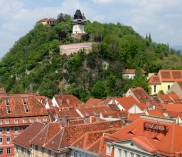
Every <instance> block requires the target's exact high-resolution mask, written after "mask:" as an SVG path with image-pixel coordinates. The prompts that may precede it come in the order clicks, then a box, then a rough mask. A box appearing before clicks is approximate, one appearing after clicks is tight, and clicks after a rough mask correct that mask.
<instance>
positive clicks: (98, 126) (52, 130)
mask: <svg viewBox="0 0 182 157" xmlns="http://www.w3.org/2000/svg"><path fill="white" fill-rule="evenodd" d="M121 127H122V122H121V121H120V120H118V121H110V122H108V121H100V122H97V123H88V124H80V125H71V126H65V127H61V125H60V123H58V122H56V123H55V122H54V123H49V124H47V125H46V126H45V127H44V128H42V130H38V131H37V130H36V135H35V134H33V135H34V138H33V137H32V135H29V134H28V133H27V134H26V136H27V137H26V138H22V137H24V136H25V135H24V134H23V135H22V134H20V135H19V136H18V138H21V140H24V142H25V143H29V142H30V143H29V144H36V145H39V146H42V147H45V148H48V149H49V150H53V151H54V152H58V149H59V148H64V147H67V146H70V144H71V143H74V142H75V141H76V140H78V139H79V138H80V137H81V136H82V135H84V134H85V133H86V132H93V131H94V132H95V131H102V130H104V131H105V132H107V130H108V132H109V133H111V132H114V131H116V129H118V128H121ZM32 129H34V128H33V127H30V128H28V129H27V130H29V131H30V132H31V131H32V132H34V130H32ZM29 136H31V137H29ZM97 136H98V134H97V133H95V134H92V137H93V138H94V139H96V137H97ZM26 139H28V140H27V141H26ZM30 139H32V140H31V141H30ZM22 146H24V145H23V144H22ZM24 147H25V146H24ZM26 147H28V146H26Z"/></svg>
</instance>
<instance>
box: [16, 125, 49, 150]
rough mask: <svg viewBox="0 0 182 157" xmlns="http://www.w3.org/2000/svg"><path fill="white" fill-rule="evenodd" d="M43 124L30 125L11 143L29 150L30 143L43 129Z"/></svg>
mask: <svg viewBox="0 0 182 157" xmlns="http://www.w3.org/2000/svg"><path fill="white" fill-rule="evenodd" d="M44 125H45V124H43V123H40V122H35V123H33V124H32V125H30V126H29V127H28V128H27V129H26V130H24V131H23V132H22V133H21V134H20V135H18V136H17V137H16V138H15V139H14V140H13V143H15V144H17V145H20V146H22V147H24V148H27V149H30V148H31V147H30V143H29V142H30V141H31V140H32V139H33V138H34V137H35V136H36V135H37V134H38V133H39V132H40V131H41V130H42V129H43V127H44Z"/></svg>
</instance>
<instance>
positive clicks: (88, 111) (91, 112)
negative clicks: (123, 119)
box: [77, 106, 112, 116]
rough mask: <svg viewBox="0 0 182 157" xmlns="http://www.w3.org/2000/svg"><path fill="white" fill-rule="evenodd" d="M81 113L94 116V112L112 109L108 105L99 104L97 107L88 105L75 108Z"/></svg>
mask: <svg viewBox="0 0 182 157" xmlns="http://www.w3.org/2000/svg"><path fill="white" fill-rule="evenodd" d="M77 110H79V112H80V113H81V114H82V115H83V116H86V115H89V116H95V115H96V114H100V113H107V112H111V111H112V110H111V109H110V108H109V107H108V106H99V107H89V108H83V109H77Z"/></svg>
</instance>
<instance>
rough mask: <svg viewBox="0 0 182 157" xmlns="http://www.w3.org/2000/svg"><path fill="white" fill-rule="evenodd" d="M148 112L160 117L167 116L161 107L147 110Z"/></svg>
mask: <svg viewBox="0 0 182 157" xmlns="http://www.w3.org/2000/svg"><path fill="white" fill-rule="evenodd" d="M147 112H148V114H149V115H150V116H158V117H164V118H165V116H164V114H163V113H162V111H161V110H159V109H156V110H147Z"/></svg>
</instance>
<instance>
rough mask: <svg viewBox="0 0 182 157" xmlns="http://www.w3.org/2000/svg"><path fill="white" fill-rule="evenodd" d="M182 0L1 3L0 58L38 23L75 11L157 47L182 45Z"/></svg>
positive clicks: (25, 0) (24, 0)
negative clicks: (147, 39) (126, 30)
mask: <svg viewBox="0 0 182 157" xmlns="http://www.w3.org/2000/svg"><path fill="white" fill-rule="evenodd" d="M181 7H182V0H174V1H172V0H87V1H85V0H0V58H1V57H3V56H4V55H5V54H6V53H7V52H8V51H9V49H10V48H11V47H12V46H13V44H14V43H15V41H17V40H18V39H19V38H20V37H22V36H24V35H26V33H28V32H29V31H30V30H31V29H32V28H33V27H34V25H35V23H36V22H37V21H38V20H40V19H42V18H45V17H54V18H56V17H57V15H58V14H59V13H64V14H69V15H73V14H74V12H75V10H76V9H80V10H81V11H82V12H84V14H85V16H86V18H87V19H88V20H90V21H92V22H93V21H99V22H101V23H117V22H120V23H121V24H124V25H128V26H132V27H133V29H134V30H135V31H136V32H138V33H139V34H140V35H141V36H144V37H145V35H146V34H149V33H150V34H151V36H152V39H153V41H155V42H157V43H169V45H170V46H175V45H182V22H181V21H182V9H181Z"/></svg>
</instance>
